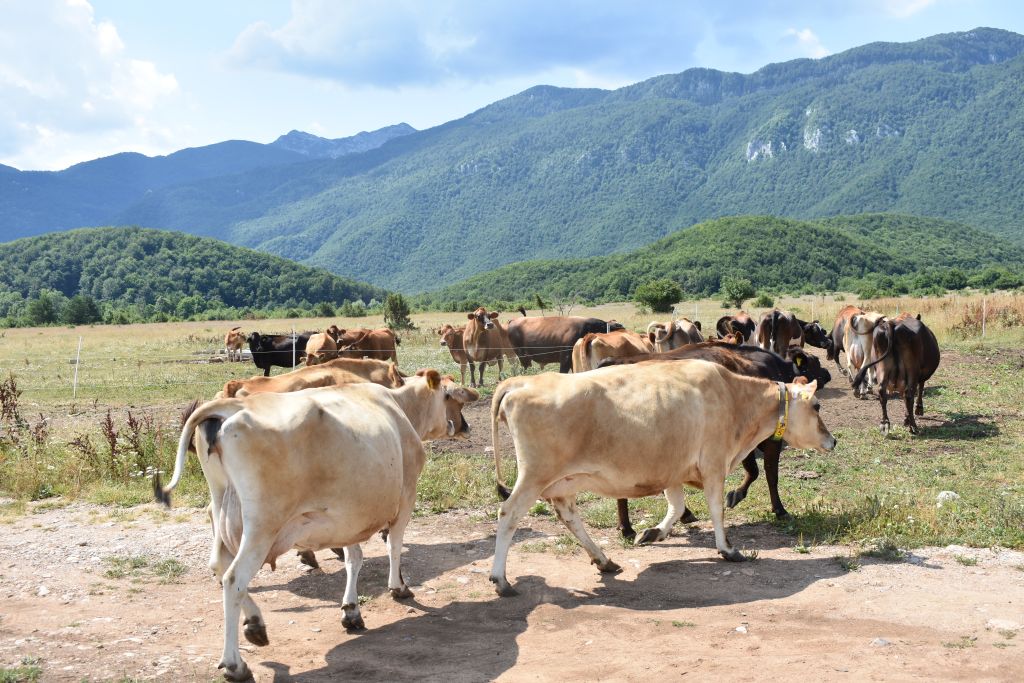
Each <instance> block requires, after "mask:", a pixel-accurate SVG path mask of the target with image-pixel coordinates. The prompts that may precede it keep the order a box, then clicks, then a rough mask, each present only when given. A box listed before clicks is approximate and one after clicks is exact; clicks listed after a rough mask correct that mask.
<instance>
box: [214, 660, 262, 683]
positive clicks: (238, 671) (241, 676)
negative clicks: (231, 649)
mask: <svg viewBox="0 0 1024 683" xmlns="http://www.w3.org/2000/svg"><path fill="white" fill-rule="evenodd" d="M217 668H218V669H224V680H226V681H251V680H253V677H252V671H250V670H249V665H248V664H246V663H245V662H244V661H243V662H239V663H238V664H232V665H231V666H225V665H224V662H221V663H220V664H218V665H217Z"/></svg>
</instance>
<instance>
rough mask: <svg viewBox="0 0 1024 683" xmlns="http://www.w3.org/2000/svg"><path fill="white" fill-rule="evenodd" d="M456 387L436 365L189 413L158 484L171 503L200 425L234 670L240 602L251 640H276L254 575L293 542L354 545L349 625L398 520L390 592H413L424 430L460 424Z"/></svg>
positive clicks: (226, 664) (228, 658)
mask: <svg viewBox="0 0 1024 683" xmlns="http://www.w3.org/2000/svg"><path fill="white" fill-rule="evenodd" d="M453 388H454V389H460V388H459V387H453V383H452V382H450V381H445V380H442V378H441V376H440V375H439V374H438V373H437V371H436V370H430V371H428V372H427V373H426V375H425V376H424V377H417V378H411V379H410V380H409V382H407V383H406V385H405V386H403V387H401V388H399V389H385V388H383V387H380V386H378V385H376V384H370V383H364V384H351V385H348V386H343V387H330V388H324V389H307V390H305V391H300V392H296V393H293V394H271V393H266V394H257V395H255V396H248V397H246V398H225V399H218V400H214V401H210V402H208V403H205V404H203V405H202V406H200V407H199V408H198V409H196V410H195V411H194V412H193V413H192V414H191V415H190V416H189V418H188V419H187V421H186V422H185V425H184V428H183V429H182V433H181V439H180V440H179V442H178V453H177V458H176V460H175V465H174V474H173V476H172V478H171V481H170V483H169V484H168V485H167V487H166V488H161V487H160V481H159V477H158V476H157V477H154V480H153V486H154V492H155V494H156V496H157V499H158V500H159V501H161V502H163V503H165V504H167V505H170V493H171V491H172V490H173V489H174V488H175V486H177V484H178V482H179V481H180V479H181V474H182V471H183V469H184V465H185V458H186V456H187V452H188V447H189V444H190V442H191V441H192V439H193V436H194V438H195V442H196V451H197V454H198V457H199V463H200V465H201V466H202V468H203V474H204V475H205V477H206V481H207V485H208V486H209V489H210V501H211V506H212V514H211V519H212V521H213V527H214V542H213V547H212V551H211V555H210V567H211V569H213V571H214V573H215V574H216V576H217V579H218V580H219V581H220V582H221V584H222V586H223V600H224V649H223V655H222V657H221V660H220V663H219V664H218V668H223V669H225V674H224V675H225V678H227V679H228V680H235V681H238V680H246V679H248V678H249V677H251V675H252V674H251V672H250V671H249V667H248V666H247V665H246V663H245V662H244V661H243V659H242V656H241V653H240V652H239V647H238V636H239V633H238V630H239V629H238V622H239V613H240V612H242V613H244V615H245V621H244V626H245V630H244V635H245V638H246V640H248V641H249V642H250V643H252V644H254V645H257V646H264V645H267V644H268V643H269V639H268V637H267V629H266V622H265V621H264V618H263V615H262V614H261V613H260V609H259V607H257V606H256V603H255V602H254V601H253V599H252V597H251V596H250V595H249V592H248V585H249V582H250V581H251V580H252V578H253V576H255V575H256V572H257V571H258V570H259V569H260V567H261V566H263V565H264V564H270V566H271V568H273V567H274V565H275V562H276V560H277V558H278V557H279V556H280V555H281V554H283V553H285V552H286V551H287V550H289V549H290V548H297V549H299V550H318V549H320V548H328V547H336V546H337V547H343V548H344V549H345V568H346V573H347V579H346V584H345V593H344V596H343V599H342V611H343V612H344V616H343V618H342V625H343V626H345V628H347V629H350V630H360V629H364V628H365V625H364V623H363V619H362V615H361V614H360V610H359V593H358V586H357V580H358V576H359V570H360V567H361V565H362V549H361V548H360V546H359V544H360V543H362V542H363V541H365V540H367V539H368V538H370V536H372V535H373V534H374V533H376V532H377V531H378V530H381V529H387V530H389V534H388V538H387V545H388V556H389V558H390V563H391V568H390V571H389V574H388V588H389V589H390V590H391V595H392V597H394V598H395V599H399V598H406V597H410V596H411V595H412V592H411V591H410V590H409V587H408V586H407V585H406V583H405V581H404V580H403V579H402V574H401V567H400V563H401V551H402V540H403V536H404V532H405V527H406V525H407V524H408V522H409V519H410V517H411V516H412V511H413V508H414V506H415V504H416V483H417V479H418V477H419V474H420V471H421V470H422V469H423V464H424V462H425V461H426V454H425V452H424V449H423V444H422V441H421V439H432V438H440V437H443V436H445V435H449V436H450V435H452V434H453V433H454V425H453V424H452V423H451V422H450V421H449V420H448V419H446V412H445V403H446V400H447V399H448V398H449V397H450V391H451V390H452V389H453ZM463 391H466V390H463Z"/></svg>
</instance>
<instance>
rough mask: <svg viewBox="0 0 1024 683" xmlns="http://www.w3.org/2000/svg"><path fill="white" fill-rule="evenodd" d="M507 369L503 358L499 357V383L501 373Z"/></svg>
mask: <svg viewBox="0 0 1024 683" xmlns="http://www.w3.org/2000/svg"><path fill="white" fill-rule="evenodd" d="M504 369H505V361H504V360H502V357H501V356H498V381H499V382H500V381H501V373H502V372H503V371H504Z"/></svg>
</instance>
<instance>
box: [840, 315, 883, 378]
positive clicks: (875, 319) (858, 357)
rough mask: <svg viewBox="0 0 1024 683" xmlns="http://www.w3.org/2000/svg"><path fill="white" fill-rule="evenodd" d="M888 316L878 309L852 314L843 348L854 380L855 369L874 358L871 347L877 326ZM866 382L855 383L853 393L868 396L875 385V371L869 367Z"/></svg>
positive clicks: (857, 369)
mask: <svg viewBox="0 0 1024 683" xmlns="http://www.w3.org/2000/svg"><path fill="white" fill-rule="evenodd" d="M885 319H886V318H885V316H884V315H882V314H881V313H878V312H877V311H868V312H867V313H855V314H854V315H852V316H850V322H849V324H848V325H846V330H845V337H844V339H843V348H845V349H846V359H847V361H848V364H847V376H848V377H849V378H850V381H851V382H853V379H854V371H857V372H859V371H860V369H861V368H863V367H865V366H866V365H868V364H869V363H870V362H871V360H872V355H871V348H872V341H871V340H872V337H873V336H874V332H875V328H876V327H878V325H879V324H880V323H881V322H882V321H884V320H885ZM866 379H867V381H866V382H863V383H861V384H860V385H854V387H853V395H854V396H856V397H858V398H867V395H868V394H869V393H871V391H872V389H874V387H875V383H876V382H875V371H874V369H873V368H869V370H868V372H867V374H866Z"/></svg>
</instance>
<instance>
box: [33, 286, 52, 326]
mask: <svg viewBox="0 0 1024 683" xmlns="http://www.w3.org/2000/svg"><path fill="white" fill-rule="evenodd" d="M25 313H26V315H27V316H28V322H29V324H30V325H49V324H50V323H55V322H57V304H56V303H55V302H54V299H53V296H52V295H51V294H50V293H49V292H47V291H46V290H43V291H41V292H39V298H38V299H32V300H31V301H29V302H28V308H27V309H26V311H25Z"/></svg>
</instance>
